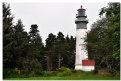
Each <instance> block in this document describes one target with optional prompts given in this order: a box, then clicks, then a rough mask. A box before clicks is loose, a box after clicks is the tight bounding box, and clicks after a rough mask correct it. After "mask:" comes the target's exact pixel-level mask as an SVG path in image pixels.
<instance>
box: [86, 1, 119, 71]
mask: <svg viewBox="0 0 121 81" xmlns="http://www.w3.org/2000/svg"><path fill="white" fill-rule="evenodd" d="M102 15H105V16H104V17H103V18H101V19H100V20H98V21H96V22H95V23H94V24H93V25H92V30H91V31H90V32H88V34H87V39H86V41H87V42H88V44H87V48H88V51H89V58H90V59H95V61H96V68H97V67H98V69H99V68H108V70H109V72H111V73H114V72H116V71H119V70H120V3H109V4H108V6H107V7H103V8H102V9H101V11H100V16H102Z"/></svg>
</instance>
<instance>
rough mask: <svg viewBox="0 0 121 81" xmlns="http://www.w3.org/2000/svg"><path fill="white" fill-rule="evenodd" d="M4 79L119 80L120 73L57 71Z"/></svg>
mask: <svg viewBox="0 0 121 81" xmlns="http://www.w3.org/2000/svg"><path fill="white" fill-rule="evenodd" d="M5 80H120V75H110V74H108V75H101V74H94V73H92V72H82V71H78V72H71V73H70V72H57V73H56V74H54V75H49V76H38V77H26V78H19V77H16V78H6V79H5Z"/></svg>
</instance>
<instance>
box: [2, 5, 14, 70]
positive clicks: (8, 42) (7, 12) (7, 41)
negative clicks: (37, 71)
mask: <svg viewBox="0 0 121 81" xmlns="http://www.w3.org/2000/svg"><path fill="white" fill-rule="evenodd" d="M13 18H14V17H13V15H12V14H11V9H10V5H9V4H6V3H3V67H4V68H13V67H14V63H13V51H12V47H13Z"/></svg>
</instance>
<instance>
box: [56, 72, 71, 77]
mask: <svg viewBox="0 0 121 81" xmlns="http://www.w3.org/2000/svg"><path fill="white" fill-rule="evenodd" d="M71 74H72V72H71V71H63V72H59V73H58V74H57V76H70V75H71Z"/></svg>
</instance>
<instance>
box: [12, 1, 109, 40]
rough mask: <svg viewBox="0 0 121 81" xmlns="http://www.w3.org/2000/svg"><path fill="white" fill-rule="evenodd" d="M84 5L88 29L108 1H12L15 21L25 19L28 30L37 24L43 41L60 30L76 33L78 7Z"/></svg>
mask: <svg viewBox="0 0 121 81" xmlns="http://www.w3.org/2000/svg"><path fill="white" fill-rule="evenodd" d="M81 5H83V8H85V9H86V15H87V19H88V20H89V23H88V25H87V27H88V30H90V26H91V24H92V23H93V22H95V21H96V20H97V19H99V15H98V14H99V11H100V9H101V8H102V7H105V6H106V5H107V3H106V2H105V3H10V6H11V9H12V14H14V15H15V22H16V20H18V19H21V20H22V21H23V24H24V25H25V27H24V28H25V30H26V31H27V32H28V31H29V29H30V26H31V25H32V24H37V25H38V27H39V28H38V29H39V31H40V35H41V37H42V40H43V42H45V39H46V38H47V37H48V34H49V33H53V34H55V35H57V33H58V32H59V31H61V32H63V34H64V35H67V34H68V35H69V36H70V35H73V36H75V35H76V24H75V22H74V21H75V19H76V14H77V9H79V8H80V6H81Z"/></svg>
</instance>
